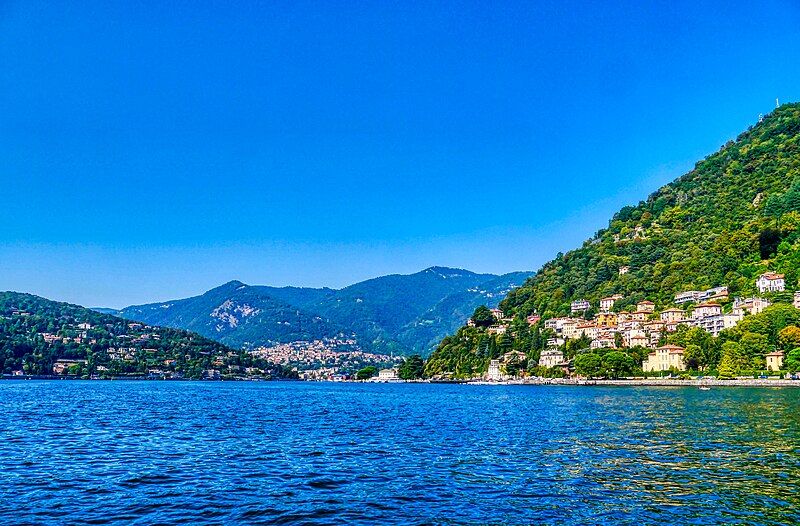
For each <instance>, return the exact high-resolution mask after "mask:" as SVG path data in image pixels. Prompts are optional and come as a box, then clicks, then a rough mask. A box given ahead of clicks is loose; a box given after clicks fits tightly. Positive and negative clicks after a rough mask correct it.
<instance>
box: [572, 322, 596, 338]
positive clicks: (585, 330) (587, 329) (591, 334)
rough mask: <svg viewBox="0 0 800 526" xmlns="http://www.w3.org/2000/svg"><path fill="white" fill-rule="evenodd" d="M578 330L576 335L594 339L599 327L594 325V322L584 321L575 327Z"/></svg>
mask: <svg viewBox="0 0 800 526" xmlns="http://www.w3.org/2000/svg"><path fill="white" fill-rule="evenodd" d="M576 331H577V332H578V337H579V338H580V337H581V336H586V337H587V338H589V339H590V340H594V339H595V338H597V336H598V335H599V333H600V328H599V327H598V326H597V325H595V324H594V323H586V324H584V325H578V327H577V328H576Z"/></svg>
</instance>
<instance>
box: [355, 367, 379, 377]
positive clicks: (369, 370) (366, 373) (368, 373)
mask: <svg viewBox="0 0 800 526" xmlns="http://www.w3.org/2000/svg"><path fill="white" fill-rule="evenodd" d="M377 372H378V368H377V367H375V366H374V365H369V366H367V367H364V368H363V369H361V370H360V371H358V372H357V373H356V380H369V379H370V378H372V377H373V376H375V374H376V373H377Z"/></svg>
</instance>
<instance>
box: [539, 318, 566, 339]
mask: <svg viewBox="0 0 800 526" xmlns="http://www.w3.org/2000/svg"><path fill="white" fill-rule="evenodd" d="M572 320H573V318H550V319H549V320H545V321H544V328H545V329H552V330H554V331H555V333H556V334H558V335H559V336H560V335H561V331H562V329H563V327H564V324H565V323H570V322H571V321H572Z"/></svg>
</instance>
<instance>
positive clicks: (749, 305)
mask: <svg viewBox="0 0 800 526" xmlns="http://www.w3.org/2000/svg"><path fill="white" fill-rule="evenodd" d="M770 305H772V302H771V301H769V300H768V299H766V298H759V297H757V296H754V297H752V298H744V299H742V298H735V299H734V300H733V312H734V314H738V315H740V316H744V313H745V312H747V313H749V314H759V313H762V312H764V309H766V308H767V307H769V306H770Z"/></svg>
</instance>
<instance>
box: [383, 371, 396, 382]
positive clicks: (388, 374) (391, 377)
mask: <svg viewBox="0 0 800 526" xmlns="http://www.w3.org/2000/svg"><path fill="white" fill-rule="evenodd" d="M398 380H400V377H399V376H398V375H397V369H381V370H380V371H378V381H379V382H396V381H398Z"/></svg>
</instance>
